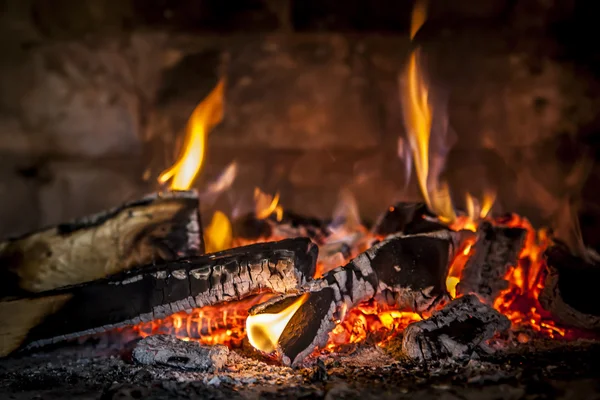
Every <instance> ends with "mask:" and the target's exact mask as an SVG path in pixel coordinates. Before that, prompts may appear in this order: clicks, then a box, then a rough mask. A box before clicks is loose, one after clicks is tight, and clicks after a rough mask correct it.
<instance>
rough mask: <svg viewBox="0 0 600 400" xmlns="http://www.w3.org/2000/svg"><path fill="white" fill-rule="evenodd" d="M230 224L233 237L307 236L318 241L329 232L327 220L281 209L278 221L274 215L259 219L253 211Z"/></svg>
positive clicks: (252, 238)
mask: <svg viewBox="0 0 600 400" xmlns="http://www.w3.org/2000/svg"><path fill="white" fill-rule="evenodd" d="M232 225H233V232H234V235H235V237H238V238H243V239H249V240H256V239H259V238H268V237H308V238H311V239H312V240H313V241H315V242H317V243H319V242H321V241H322V239H323V238H325V237H327V236H328V235H329V234H330V232H329V231H328V229H327V221H321V220H319V219H316V218H309V217H305V216H302V215H299V214H295V213H293V212H289V211H283V214H282V218H281V220H280V221H278V220H277V218H276V217H275V216H269V217H267V218H262V219H260V218H258V217H257V216H256V214H255V213H249V214H246V215H244V216H242V217H240V218H236V219H234V220H233V222H232Z"/></svg>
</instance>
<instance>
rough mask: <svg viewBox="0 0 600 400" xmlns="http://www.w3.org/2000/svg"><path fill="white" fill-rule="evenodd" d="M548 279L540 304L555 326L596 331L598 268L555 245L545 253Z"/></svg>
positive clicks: (599, 307)
mask: <svg viewBox="0 0 600 400" xmlns="http://www.w3.org/2000/svg"><path fill="white" fill-rule="evenodd" d="M545 257H546V261H547V266H548V275H547V276H546V281H545V284H544V289H543V290H542V292H541V293H540V297H539V300H540V303H541V304H542V306H543V307H544V309H545V310H547V311H549V312H550V313H551V314H552V315H553V316H554V317H555V318H556V319H557V320H558V321H559V322H561V323H563V324H565V325H568V326H572V327H576V328H582V329H593V330H599V329H600V303H599V302H598V282H600V264H598V263H597V261H595V260H594V259H593V257H588V259H587V260H585V259H583V258H582V257H578V256H576V255H574V254H572V253H571V252H570V251H569V249H568V248H567V247H566V246H565V245H563V244H561V243H558V242H557V243H556V244H555V245H554V246H552V247H550V248H548V250H546V252H545Z"/></svg>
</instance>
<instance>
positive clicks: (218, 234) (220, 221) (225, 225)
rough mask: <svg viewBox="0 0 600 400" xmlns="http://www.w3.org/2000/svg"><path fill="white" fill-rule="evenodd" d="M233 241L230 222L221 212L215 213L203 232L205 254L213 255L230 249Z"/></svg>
mask: <svg viewBox="0 0 600 400" xmlns="http://www.w3.org/2000/svg"><path fill="white" fill-rule="evenodd" d="M232 240H233V235H232V228H231V222H229V218H227V216H226V215H225V214H223V213H222V212H221V211H215V213H214V214H213V217H212V220H211V221H210V224H209V225H208V226H207V227H206V229H205V230H204V243H205V248H206V250H205V252H206V253H215V252H217V251H221V250H226V249H228V248H230V247H231V243H232Z"/></svg>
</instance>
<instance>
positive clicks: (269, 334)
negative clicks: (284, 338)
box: [246, 293, 308, 353]
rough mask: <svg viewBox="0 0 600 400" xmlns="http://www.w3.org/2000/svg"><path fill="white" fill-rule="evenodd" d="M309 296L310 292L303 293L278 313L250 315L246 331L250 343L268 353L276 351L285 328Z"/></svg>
mask: <svg viewBox="0 0 600 400" xmlns="http://www.w3.org/2000/svg"><path fill="white" fill-rule="evenodd" d="M307 298H308V294H307V293H305V294H303V295H302V296H300V297H298V299H296V300H295V301H294V302H293V303H292V304H290V305H289V306H287V307H286V308H285V309H283V310H282V311H280V312H278V313H272V314H267V313H265V314H256V315H250V316H248V318H247V319H246V332H247V334H248V341H249V342H250V344H251V345H252V346H254V347H255V348H257V349H259V350H262V351H264V352H267V353H271V352H273V351H275V349H276V348H277V342H279V338H280V337H281V334H282V333H283V330H284V329H285V327H286V326H287V324H288V322H290V319H292V317H293V316H294V314H295V313H296V311H298V309H299V308H300V306H301V305H302V304H304V303H305V302H306V300H307Z"/></svg>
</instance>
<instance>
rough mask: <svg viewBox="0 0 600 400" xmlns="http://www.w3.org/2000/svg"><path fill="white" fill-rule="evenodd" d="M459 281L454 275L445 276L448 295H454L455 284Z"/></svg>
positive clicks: (453, 296)
mask: <svg viewBox="0 0 600 400" xmlns="http://www.w3.org/2000/svg"><path fill="white" fill-rule="evenodd" d="M458 282H460V278H459V277H456V276H449V277H448V278H446V290H447V291H448V293H450V297H452V298H455V297H456V285H458Z"/></svg>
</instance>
